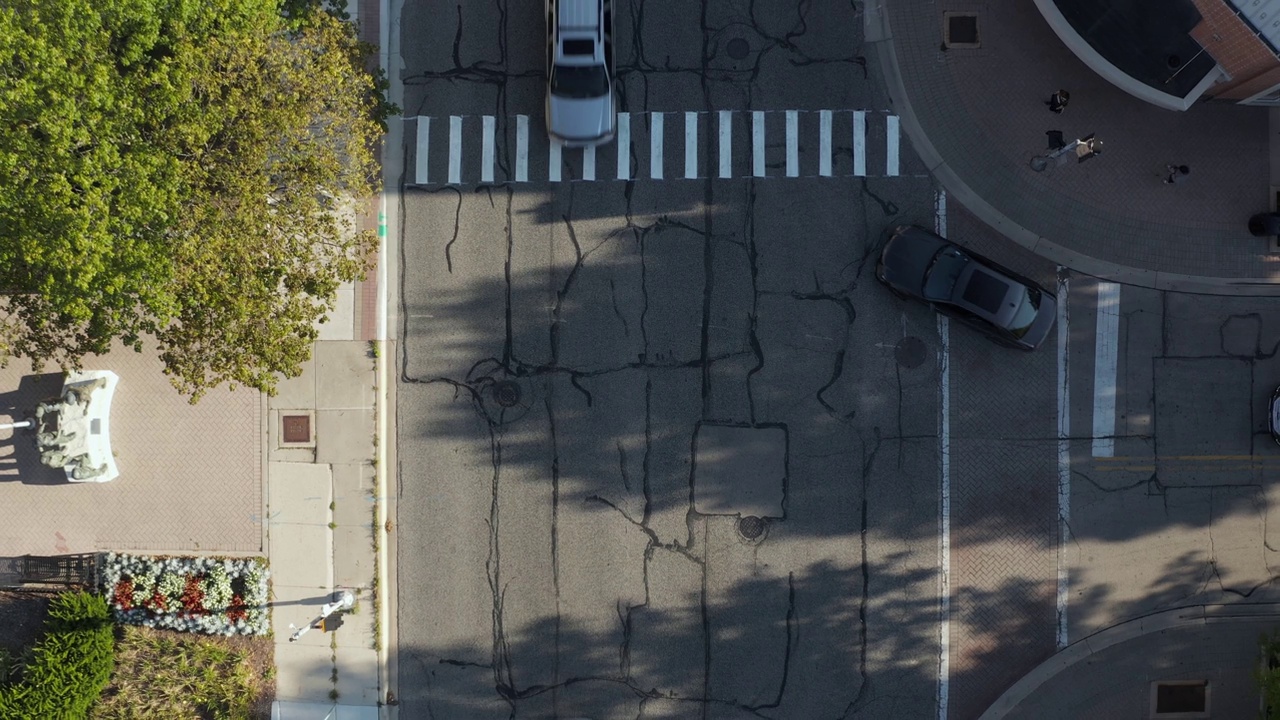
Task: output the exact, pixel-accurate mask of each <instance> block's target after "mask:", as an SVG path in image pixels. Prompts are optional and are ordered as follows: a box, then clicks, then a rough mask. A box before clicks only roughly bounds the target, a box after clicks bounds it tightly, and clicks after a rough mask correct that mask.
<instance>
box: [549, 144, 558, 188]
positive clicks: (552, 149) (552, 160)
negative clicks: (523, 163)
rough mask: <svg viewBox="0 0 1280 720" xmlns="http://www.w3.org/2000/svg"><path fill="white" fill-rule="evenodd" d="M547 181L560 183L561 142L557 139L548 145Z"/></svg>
mask: <svg viewBox="0 0 1280 720" xmlns="http://www.w3.org/2000/svg"><path fill="white" fill-rule="evenodd" d="M547 180H549V181H551V182H560V141H559V140H556V139H555V138H552V139H551V142H549V143H547Z"/></svg>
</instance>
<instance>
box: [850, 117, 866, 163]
mask: <svg viewBox="0 0 1280 720" xmlns="http://www.w3.org/2000/svg"><path fill="white" fill-rule="evenodd" d="M853 174H854V175H855V176H857V177H866V176H867V113H866V111H865V110H854V111H853Z"/></svg>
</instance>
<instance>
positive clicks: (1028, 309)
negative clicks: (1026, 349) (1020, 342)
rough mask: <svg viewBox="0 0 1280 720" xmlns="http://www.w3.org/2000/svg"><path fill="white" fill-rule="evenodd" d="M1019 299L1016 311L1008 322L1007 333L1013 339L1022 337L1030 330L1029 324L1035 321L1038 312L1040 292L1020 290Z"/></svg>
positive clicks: (1030, 289) (1031, 289) (1028, 289)
mask: <svg viewBox="0 0 1280 720" xmlns="http://www.w3.org/2000/svg"><path fill="white" fill-rule="evenodd" d="M1020 294H1021V296H1022V297H1021V298H1019V302H1018V309H1017V310H1015V311H1014V312H1013V319H1011V320H1010V321H1009V332H1011V333H1013V336H1014V337H1018V338H1020V337H1022V336H1023V335H1026V334H1027V331H1028V330H1030V329H1031V324H1032V323H1034V322H1035V321H1036V312H1037V311H1038V310H1040V291H1039V290H1037V289H1035V288H1031V287H1029V288H1022V292H1021V293H1020Z"/></svg>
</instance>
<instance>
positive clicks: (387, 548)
mask: <svg viewBox="0 0 1280 720" xmlns="http://www.w3.org/2000/svg"><path fill="white" fill-rule="evenodd" d="M402 9H403V2H402V0H380V2H379V3H378V65H379V67H381V68H382V70H383V72H385V73H387V77H388V79H389V80H388V87H387V95H388V97H389V99H390V101H391V102H392V103H395V104H397V105H399V106H401V107H403V106H404V85H403V82H402V80H401V79H400V77H399V73H398V72H392V70H391V67H392V62H393V61H394V62H395V64H396V67H400V65H401V62H402V60H403V59H402V58H401V56H400V33H399V32H396V33H392V32H391V24H392V17H395V18H396V20H395V22H396V24H397V27H398V25H399V18H400V13H401V10H402ZM403 134H404V125H403V123H401V124H400V126H399V129H397V128H396V126H395V125H392V124H388V129H387V142H386V144H385V145H384V146H383V148H384V150H383V153H382V156H383V176H382V193H381V197H380V198H379V200H378V239H379V241H380V242H379V245H380V247H379V248H378V251H379V252H378V328H377V339H378V349H379V352H378V354H377V355H378V356H377V358H376V359H375V360H374V365H375V366H376V368H375V369H376V372H377V373H378V386H377V393H378V394H377V401H376V402H377V413H378V417H377V423H378V425H377V432H378V437H379V438H382V442H380V443H378V447H377V449H376V451H375V452H376V453H377V455H376V458H377V460H378V463H377V465H376V466H375V467H374V473H373V474H374V482H375V484H376V490H375V497H376V502H375V504H374V510H375V515H374V522H373V525H374V528H375V529H374V532H375V533H376V532H379V531H384V532H385V530H387V529H389V528H390V527H391V524H390V522H388V521H389V520H390V519H391V516H390V513H391V511H393V510H394V509H395V508H394V506H393V505H392V501H391V500H388V498H387V475H388V474H390V472H391V463H390V462H389V461H390V460H392V459H394V458H389V457H388V450H387V448H388V447H390V446H391V445H392V444H393V443H394V442H395V437H394V436H393V435H392V433H391V430H392V427H391V425H390V420H389V418H388V412H389V407H388V406H389V405H390V400H389V399H390V397H392V393H393V392H394V391H395V386H394V385H393V384H392V383H391V382H390V380H391V371H390V363H388V362H387V361H388V359H389V358H390V357H393V350H392V348H391V347H390V345H389V344H388V341H389V340H390V334H389V332H388V329H389V325H390V322H389V319H388V311H389V309H390V307H389V306H390V303H389V302H388V296H389V295H390V294H391V288H390V287H389V285H390V278H391V277H392V275H391V273H390V270H389V268H388V267H387V266H388V264H389V263H390V261H391V258H394V257H395V256H396V253H397V247H398V242H397V237H398V234H399V232H400V224H399V220H398V218H396V217H392V218H390V219H388V218H387V205H388V202H387V195H388V194H389V193H395V195H394V197H393V199H392V202H391V203H390V204H391V205H392V206H393V207H398V206H399V204H400V196H399V194H398V191H397V188H398V183H399V178H400V177H401V176H402V173H403V172H404V170H405V168H404V167H402V166H401V165H400V161H399V159H398V156H399V153H395V152H387V151H386V149H385V148H395V147H400V143H402V142H403V141H404V137H403ZM422 179H423V180H426V171H425V168H424V171H423V178H422ZM388 224H390V227H388ZM387 534H388V535H389V534H390V533H389V532H388V533H387ZM391 546H392V540H391V538H389V537H386V536H385V535H384V536H382V537H380V538H379V543H378V553H377V557H376V558H375V569H374V577H375V578H377V580H378V588H379V589H380V590H381V591H382V592H384V593H385V595H384V597H386V598H387V599H386V600H383V601H382V602H379V603H377V604H376V605H377V607H376V609H375V614H376V615H377V620H378V622H377V628H378V630H377V637H376V638H375V642H376V644H375V645H374V647H376V648H377V655H378V687H379V693H378V694H379V700H380V701H381V700H384V699H389V697H388V695H389V693H387V692H386V691H385V690H384V689H385V688H392V687H395V686H396V685H397V684H398V678H397V676H398V674H399V661H398V660H397V659H396V656H395V655H393V653H392V651H391V649H390V646H391V643H390V637H391V632H392V630H393V629H394V626H393V625H392V622H393V616H392V613H391V609H392V603H393V602H394V600H393V598H395V597H396V586H395V585H394V584H393V583H392V580H393V578H392V577H391V575H390V570H389V569H388V565H389V564H390V558H389V557H388V556H389V555H390V553H391ZM392 678H396V679H394V680H393V679H392Z"/></svg>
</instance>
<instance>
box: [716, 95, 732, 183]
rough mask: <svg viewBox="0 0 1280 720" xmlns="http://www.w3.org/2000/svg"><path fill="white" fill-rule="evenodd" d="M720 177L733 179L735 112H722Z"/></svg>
mask: <svg viewBox="0 0 1280 720" xmlns="http://www.w3.org/2000/svg"><path fill="white" fill-rule="evenodd" d="M719 159H720V177H722V178H728V177H733V111H731V110H721V111H720V157H719Z"/></svg>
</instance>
